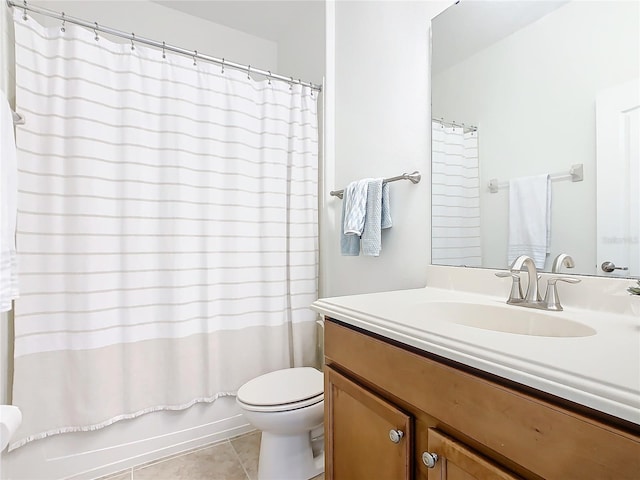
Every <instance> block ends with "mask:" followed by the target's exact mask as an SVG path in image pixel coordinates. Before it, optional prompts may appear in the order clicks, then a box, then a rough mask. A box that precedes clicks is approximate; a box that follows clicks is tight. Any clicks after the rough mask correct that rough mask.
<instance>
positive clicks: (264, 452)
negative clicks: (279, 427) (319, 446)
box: [258, 432, 324, 480]
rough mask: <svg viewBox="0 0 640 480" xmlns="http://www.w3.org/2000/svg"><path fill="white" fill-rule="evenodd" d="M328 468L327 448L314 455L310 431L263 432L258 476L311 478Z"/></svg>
mask: <svg viewBox="0 0 640 480" xmlns="http://www.w3.org/2000/svg"><path fill="white" fill-rule="evenodd" d="M322 472H324V452H322V453H320V454H319V455H317V456H315V457H314V456H313V451H312V448H311V436H310V435H309V432H304V433H301V434H298V435H282V434H277V433H270V432H262V440H261V444H260V460H259V463H258V480H309V479H311V478H313V477H315V476H317V475H320V474H321V473H322Z"/></svg>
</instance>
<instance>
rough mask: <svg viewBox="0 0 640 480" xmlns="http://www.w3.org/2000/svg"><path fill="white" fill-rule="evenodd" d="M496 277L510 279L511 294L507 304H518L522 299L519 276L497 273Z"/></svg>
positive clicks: (509, 273) (516, 274) (510, 273)
mask: <svg viewBox="0 0 640 480" xmlns="http://www.w3.org/2000/svg"><path fill="white" fill-rule="evenodd" d="M495 275H496V277H500V278H507V277H511V280H512V283H511V292H510V293H509V299H508V300H507V303H520V302H522V300H523V299H524V295H522V286H521V285H520V275H519V274H518V273H515V272H497V273H496V274H495Z"/></svg>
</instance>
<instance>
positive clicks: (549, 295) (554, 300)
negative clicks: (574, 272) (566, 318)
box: [544, 277, 582, 312]
mask: <svg viewBox="0 0 640 480" xmlns="http://www.w3.org/2000/svg"><path fill="white" fill-rule="evenodd" d="M558 281H560V282H567V283H580V282H581V281H582V280H580V279H578V278H572V277H549V279H548V280H547V291H546V292H545V294H544V304H545V308H546V309H547V310H555V311H556V312H561V311H562V305H560V299H559V298H558V287H557V286H556V282H558Z"/></svg>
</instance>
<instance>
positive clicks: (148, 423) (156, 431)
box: [1, 399, 254, 480]
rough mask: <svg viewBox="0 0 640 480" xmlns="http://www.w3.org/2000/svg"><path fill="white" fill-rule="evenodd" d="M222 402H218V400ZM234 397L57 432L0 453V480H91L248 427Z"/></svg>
mask: <svg viewBox="0 0 640 480" xmlns="http://www.w3.org/2000/svg"><path fill="white" fill-rule="evenodd" d="M220 400H223V401H220ZM253 429H254V428H253V427H252V426H251V425H249V424H248V423H247V422H246V420H245V419H244V416H243V415H242V413H241V412H240V410H239V408H237V405H236V404H235V399H226V400H225V399H219V400H217V401H216V402H214V403H213V404H207V405H194V406H193V407H191V408H189V409H187V410H185V411H182V412H156V413H151V414H147V415H143V416H141V417H139V418H136V419H133V420H126V421H122V422H117V423H115V424H113V425H111V426H109V427H106V428H104V429H101V430H99V431H95V432H87V433H73V434H63V435H57V436H55V437H51V438H46V439H43V440H37V441H35V442H33V443H32V444H28V445H25V446H23V447H20V448H18V449H17V450H14V451H12V452H11V453H8V454H7V453H5V454H3V455H2V464H3V465H2V467H3V468H2V477H1V478H2V480H27V479H28V480H36V479H42V480H53V479H59V480H62V479H64V480H93V479H96V478H100V477H103V476H106V475H110V474H113V473H117V472H120V471H123V470H127V469H130V468H133V467H137V466H140V465H143V464H147V463H150V462H154V461H157V460H160V459H162V458H165V457H169V456H173V455H178V454H180V453H183V452H186V451H189V450H193V449H197V448H201V447H204V446H206V445H210V444H213V443H216V442H220V441H224V440H227V439H229V438H232V437H235V436H238V435H242V434H243V433H247V432H250V431H252V430H253Z"/></svg>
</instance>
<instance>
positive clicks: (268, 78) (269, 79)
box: [267, 70, 271, 85]
mask: <svg viewBox="0 0 640 480" xmlns="http://www.w3.org/2000/svg"><path fill="white" fill-rule="evenodd" d="M267 80H268V81H269V85H271V70H269V75H267Z"/></svg>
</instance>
